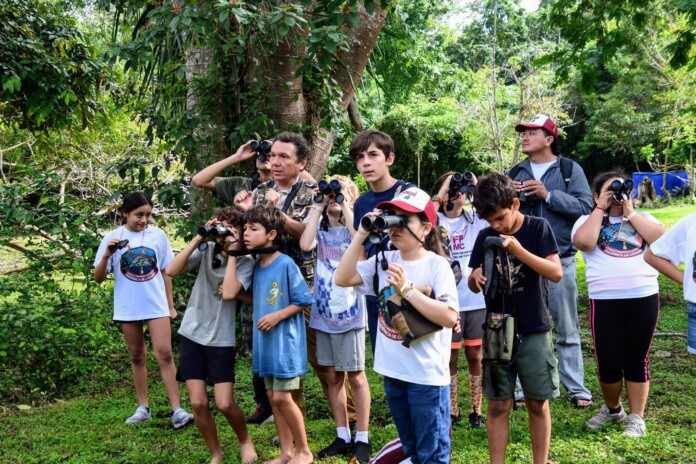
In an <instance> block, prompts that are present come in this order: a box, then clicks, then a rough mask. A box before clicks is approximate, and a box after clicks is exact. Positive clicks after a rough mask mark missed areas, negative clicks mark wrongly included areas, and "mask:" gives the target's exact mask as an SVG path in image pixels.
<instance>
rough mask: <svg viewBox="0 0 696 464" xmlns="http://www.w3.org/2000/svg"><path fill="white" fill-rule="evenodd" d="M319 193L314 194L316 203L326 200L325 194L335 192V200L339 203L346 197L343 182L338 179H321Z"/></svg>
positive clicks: (318, 186)
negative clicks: (343, 192)
mask: <svg viewBox="0 0 696 464" xmlns="http://www.w3.org/2000/svg"><path fill="white" fill-rule="evenodd" d="M317 188H319V193H317V194H316V195H315V196H314V203H321V202H322V201H324V195H331V194H332V193H333V194H334V200H335V201H336V203H338V204H339V205H340V204H341V203H343V200H344V199H345V197H344V196H343V194H342V193H341V183H340V182H339V181H338V180H337V179H332V180H331V181H330V182H329V181H326V180H321V181H319V185H317Z"/></svg>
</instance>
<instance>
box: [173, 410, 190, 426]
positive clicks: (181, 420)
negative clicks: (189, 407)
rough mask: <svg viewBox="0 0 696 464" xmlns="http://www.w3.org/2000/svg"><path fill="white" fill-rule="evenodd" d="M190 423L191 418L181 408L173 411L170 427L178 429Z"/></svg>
mask: <svg viewBox="0 0 696 464" xmlns="http://www.w3.org/2000/svg"><path fill="white" fill-rule="evenodd" d="M192 421H193V416H192V415H191V414H189V413H187V412H186V411H184V410H183V409H182V408H178V409H177V410H176V411H174V414H172V425H173V426H174V428H175V429H180V428H181V427H183V426H184V425H186V424H188V423H190V422H192Z"/></svg>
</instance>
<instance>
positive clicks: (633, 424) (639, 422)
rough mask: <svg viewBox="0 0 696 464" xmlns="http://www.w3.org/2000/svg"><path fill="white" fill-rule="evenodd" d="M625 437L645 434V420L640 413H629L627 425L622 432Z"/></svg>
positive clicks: (636, 436) (638, 436) (637, 436)
mask: <svg viewBox="0 0 696 464" xmlns="http://www.w3.org/2000/svg"><path fill="white" fill-rule="evenodd" d="M621 435H623V436H625V437H634V438H640V437H644V436H645V421H644V420H643V418H642V417H640V416H639V415H638V414H633V413H631V414H629V416H628V421H626V427H625V428H624V431H623V433H622V434H621Z"/></svg>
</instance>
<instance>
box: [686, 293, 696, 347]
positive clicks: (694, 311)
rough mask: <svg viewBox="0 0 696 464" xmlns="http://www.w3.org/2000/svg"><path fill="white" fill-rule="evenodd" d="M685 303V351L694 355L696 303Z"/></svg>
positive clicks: (695, 345) (695, 343)
mask: <svg viewBox="0 0 696 464" xmlns="http://www.w3.org/2000/svg"><path fill="white" fill-rule="evenodd" d="M686 303H687V304H686V315H687V318H686V320H687V324H688V328H687V333H688V342H687V344H688V346H687V350H688V351H689V353H691V354H696V303H692V302H690V301H687V302H686Z"/></svg>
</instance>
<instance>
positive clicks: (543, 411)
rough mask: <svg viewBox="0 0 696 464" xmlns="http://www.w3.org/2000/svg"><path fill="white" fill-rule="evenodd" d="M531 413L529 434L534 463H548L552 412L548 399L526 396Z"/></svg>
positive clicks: (529, 412)
mask: <svg viewBox="0 0 696 464" xmlns="http://www.w3.org/2000/svg"><path fill="white" fill-rule="evenodd" d="M524 402H525V403H526V405H527V413H528V414H529V434H530V436H531V439H532V457H533V458H534V464H546V462H547V460H548V457H549V444H550V442H551V413H550V412H549V402H548V401H547V400H544V401H540V400H533V399H530V398H525V399H524Z"/></svg>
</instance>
